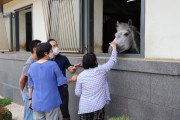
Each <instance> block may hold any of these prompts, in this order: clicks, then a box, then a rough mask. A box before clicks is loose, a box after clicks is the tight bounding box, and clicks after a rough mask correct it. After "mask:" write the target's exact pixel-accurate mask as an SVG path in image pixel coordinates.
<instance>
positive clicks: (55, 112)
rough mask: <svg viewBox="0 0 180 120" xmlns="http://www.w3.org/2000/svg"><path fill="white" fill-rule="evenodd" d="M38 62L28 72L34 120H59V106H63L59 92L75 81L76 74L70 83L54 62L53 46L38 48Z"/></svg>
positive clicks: (43, 45) (30, 103)
mask: <svg viewBox="0 0 180 120" xmlns="http://www.w3.org/2000/svg"><path fill="white" fill-rule="evenodd" d="M36 55H37V57H38V61H37V62H34V63H33V64H32V65H31V66H30V68H29V71H28V91H29V105H30V108H32V109H33V119H34V120H58V116H59V105H60V104H62V101H61V97H60V94H59V91H58V86H61V85H63V84H65V83H67V82H69V81H75V80H76V78H77V74H74V75H73V76H72V78H70V79H69V80H68V81H67V79H66V77H65V76H64V75H63V74H62V72H61V70H60V69H59V67H58V65H57V64H56V63H55V62H54V61H49V59H51V58H52V57H53V53H52V46H51V45H50V44H49V43H41V44H40V45H38V46H37V48H36Z"/></svg>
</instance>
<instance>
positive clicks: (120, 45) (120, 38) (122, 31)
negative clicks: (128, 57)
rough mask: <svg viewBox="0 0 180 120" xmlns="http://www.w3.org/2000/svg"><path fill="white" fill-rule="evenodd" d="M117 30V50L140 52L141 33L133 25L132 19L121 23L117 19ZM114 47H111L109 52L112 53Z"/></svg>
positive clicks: (120, 51)
mask: <svg viewBox="0 0 180 120" xmlns="http://www.w3.org/2000/svg"><path fill="white" fill-rule="evenodd" d="M116 25H117V27H116V29H117V32H116V34H115V39H114V41H113V42H115V43H116V44H117V52H118V53H122V52H125V51H128V53H134V54H139V53H140V34H139V32H138V31H137V29H136V28H135V27H134V26H133V25H132V21H131V20H129V21H128V23H119V22H118V21H117V24H116ZM111 51H112V48H111V47H109V50H108V52H109V53H111Z"/></svg>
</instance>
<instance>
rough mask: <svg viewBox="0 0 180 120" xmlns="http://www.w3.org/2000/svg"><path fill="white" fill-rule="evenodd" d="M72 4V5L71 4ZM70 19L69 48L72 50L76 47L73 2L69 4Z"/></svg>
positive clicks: (70, 0)
mask: <svg viewBox="0 0 180 120" xmlns="http://www.w3.org/2000/svg"><path fill="white" fill-rule="evenodd" d="M70 3H71V4H70ZM68 7H69V8H68V10H69V11H68V17H69V19H68V20H69V21H68V23H69V25H68V27H69V37H68V39H69V42H70V44H69V46H70V47H69V48H70V49H71V50H72V49H73V48H74V47H73V46H74V45H73V44H74V43H73V41H74V34H73V27H74V26H72V21H73V20H74V19H73V18H72V15H71V14H72V12H73V10H72V0H69V3H68Z"/></svg>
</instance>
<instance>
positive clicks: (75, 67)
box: [73, 63, 81, 70]
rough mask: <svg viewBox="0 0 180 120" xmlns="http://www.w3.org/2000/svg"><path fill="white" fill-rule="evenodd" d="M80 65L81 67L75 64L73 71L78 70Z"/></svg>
mask: <svg viewBox="0 0 180 120" xmlns="http://www.w3.org/2000/svg"><path fill="white" fill-rule="evenodd" d="M80 65H81V64H80V63H78V64H75V65H74V66H73V70H77V69H78V68H79V66H80Z"/></svg>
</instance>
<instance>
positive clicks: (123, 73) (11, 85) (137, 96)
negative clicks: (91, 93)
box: [0, 53, 180, 120]
mask: <svg viewBox="0 0 180 120" xmlns="http://www.w3.org/2000/svg"><path fill="white" fill-rule="evenodd" d="M28 56H29V54H24V55H23V54H19V53H17V54H13V55H11V54H0V64H1V67H0V95H1V96H4V97H8V98H11V99H12V100H13V101H14V102H17V103H20V104H22V100H21V96H20V94H19V87H18V79H19V76H20V74H21V71H22V67H23V64H24V62H25V60H26V59H27V58H28ZM69 59H70V61H71V63H72V64H74V63H79V62H81V57H70V56H69ZM98 59H99V63H100V64H102V63H104V62H106V61H107V59H106V58H98ZM81 71H82V68H80V69H79V70H78V72H81ZM70 75H71V74H68V76H70ZM179 75H180V64H179V62H175V61H164V62H161V61H147V60H144V59H133V60H132V59H120V60H118V63H117V64H116V66H115V67H114V68H113V69H112V70H111V71H110V72H109V74H108V79H109V81H108V82H109V87H110V92H111V99H112V100H111V102H110V104H109V105H108V106H106V116H109V117H110V116H120V115H128V116H130V117H131V118H132V120H179V118H180V104H179V101H180V89H179V88H180V79H179ZM74 88H75V83H73V84H71V85H69V93H70V102H69V104H70V106H69V109H70V113H71V117H72V118H73V120H78V115H77V111H78V98H77V97H76V96H75V95H74Z"/></svg>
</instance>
